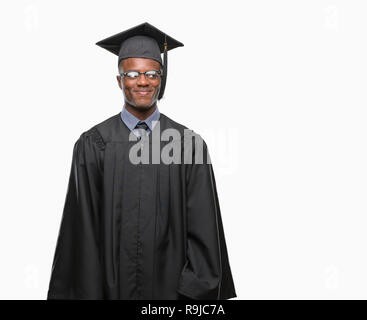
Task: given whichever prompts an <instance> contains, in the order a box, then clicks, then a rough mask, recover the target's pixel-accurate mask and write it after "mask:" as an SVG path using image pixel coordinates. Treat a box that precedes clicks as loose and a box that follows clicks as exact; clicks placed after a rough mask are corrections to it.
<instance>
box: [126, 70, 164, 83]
mask: <svg viewBox="0 0 367 320" xmlns="http://www.w3.org/2000/svg"><path fill="white" fill-rule="evenodd" d="M132 71H133V72H137V73H138V74H139V75H138V76H137V77H136V78H129V77H127V74H128V73H129V72H132ZM151 71H154V72H157V73H158V78H157V79H149V78H148V77H147V75H146V73H147V72H151ZM141 74H144V77H145V79H147V80H149V81H156V80H158V79H159V78H160V77H161V76H162V72H161V71H160V70H147V71H144V72H140V71H137V70H129V71H126V72H123V73H120V76H121V78H123V79H125V78H126V79H127V80H131V81H135V80H138V79H139V77H140V75H141Z"/></svg>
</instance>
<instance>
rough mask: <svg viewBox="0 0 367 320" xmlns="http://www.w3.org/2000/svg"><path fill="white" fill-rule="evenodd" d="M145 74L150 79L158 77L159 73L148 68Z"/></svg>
mask: <svg viewBox="0 0 367 320" xmlns="http://www.w3.org/2000/svg"><path fill="white" fill-rule="evenodd" d="M145 76H146V77H147V78H148V79H150V80H156V79H158V77H159V73H158V72H157V71H156V70H150V71H147V72H145Z"/></svg>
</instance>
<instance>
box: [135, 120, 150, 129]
mask: <svg viewBox="0 0 367 320" xmlns="http://www.w3.org/2000/svg"><path fill="white" fill-rule="evenodd" d="M135 128H136V129H144V130H145V131H148V130H149V127H148V125H147V124H146V123H145V122H144V121H139V122H138V124H137V125H136V126H135Z"/></svg>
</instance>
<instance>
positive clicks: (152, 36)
mask: <svg viewBox="0 0 367 320" xmlns="http://www.w3.org/2000/svg"><path fill="white" fill-rule="evenodd" d="M96 45H98V46H100V47H102V48H104V49H106V50H108V51H110V52H112V53H114V54H116V55H118V57H119V59H118V64H119V65H120V62H121V60H122V59H126V58H149V59H153V60H156V61H158V62H159V63H160V64H161V66H162V67H163V75H162V84H161V90H160V93H159V97H158V99H161V98H162V97H163V94H164V89H165V87H166V81H167V51H168V50H171V49H175V48H177V47H183V43H181V42H179V41H177V40H175V39H173V38H172V37H170V36H168V35H167V34H165V33H164V32H162V31H160V30H159V29H157V28H156V27H154V26H152V25H151V24H149V23H148V22H144V23H142V24H139V25H137V26H135V27H133V28H130V29H128V30H126V31H122V32H120V33H118V34H115V35H113V36H111V37H109V38H106V39H104V40H101V41H99V42H97V43H96ZM161 53H163V54H164V62H163V63H162V58H161Z"/></svg>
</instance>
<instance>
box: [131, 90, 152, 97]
mask: <svg viewBox="0 0 367 320" xmlns="http://www.w3.org/2000/svg"><path fill="white" fill-rule="evenodd" d="M151 92H152V91H145V90H141V91H135V93H136V94H138V95H141V96H147V95H148V94H150V93H151Z"/></svg>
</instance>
